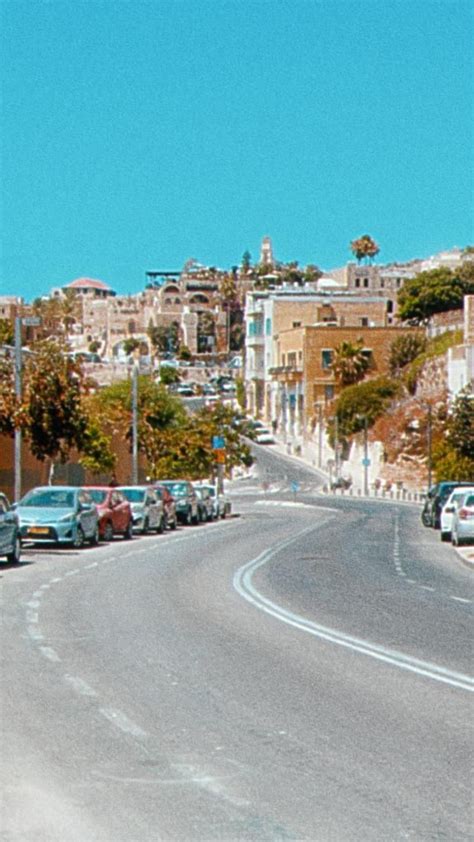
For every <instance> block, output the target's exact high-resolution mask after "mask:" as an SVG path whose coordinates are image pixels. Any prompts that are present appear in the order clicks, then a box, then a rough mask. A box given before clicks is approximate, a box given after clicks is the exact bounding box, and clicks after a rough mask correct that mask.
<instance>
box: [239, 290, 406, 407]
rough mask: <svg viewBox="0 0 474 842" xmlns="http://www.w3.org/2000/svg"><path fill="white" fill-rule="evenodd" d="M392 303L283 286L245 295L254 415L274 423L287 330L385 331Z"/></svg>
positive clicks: (249, 390)
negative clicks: (279, 348)
mask: <svg viewBox="0 0 474 842" xmlns="http://www.w3.org/2000/svg"><path fill="white" fill-rule="evenodd" d="M388 304H389V300H388V299H385V298H382V296H380V295H373V296H369V295H365V296H362V295H358V294H356V293H354V292H352V293H350V292H346V291H340V290H339V291H332V292H328V291H326V292H315V291H314V289H313V288H311V287H296V288H293V287H289V288H287V287H284V286H283V287H279V288H276V289H274V290H254V291H252V292H250V293H247V296H246V307H245V321H246V338H245V349H246V353H245V381H246V396H247V407H248V409H249V411H250V412H251V413H252V414H257V415H260V414H262V415H264V416H265V417H266V418H273V417H274V415H275V412H276V402H277V399H278V387H277V384H276V382H275V380H274V378H273V376H272V375H271V372H270V370H271V369H272V367H274V366H275V365H277V360H276V356H275V354H276V344H275V343H276V342H277V340H278V337H279V336H280V334H281V333H282V332H283V331H286V330H289V329H295V328H300V327H305V326H306V325H317V326H319V327H324V326H325V325H335V326H338V327H351V328H352V327H353V328H357V329H359V330H360V329H361V328H367V327H371V326H372V327H375V326H378V327H386V326H387V324H388V315H389V314H388Z"/></svg>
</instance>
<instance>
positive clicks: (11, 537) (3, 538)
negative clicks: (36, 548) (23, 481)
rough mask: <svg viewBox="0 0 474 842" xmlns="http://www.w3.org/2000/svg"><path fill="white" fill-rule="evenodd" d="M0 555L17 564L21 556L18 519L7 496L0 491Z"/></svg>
mask: <svg viewBox="0 0 474 842" xmlns="http://www.w3.org/2000/svg"><path fill="white" fill-rule="evenodd" d="M0 556H5V557H6V559H7V561H9V562H10V564H18V563H19V561H20V556H21V540H20V521H19V519H18V515H17V513H16V512H15V511H14V509H12V507H11V506H10V503H9V501H8V497H7V496H6V495H5V494H3V493H2V492H0Z"/></svg>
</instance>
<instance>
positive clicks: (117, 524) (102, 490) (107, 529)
mask: <svg viewBox="0 0 474 842" xmlns="http://www.w3.org/2000/svg"><path fill="white" fill-rule="evenodd" d="M87 491H88V492H89V494H90V495H91V497H92V499H93V501H94V503H95V505H96V506H97V512H98V514H99V536H100V538H102V540H103V541H112V539H113V537H114V535H123V537H124V538H126V539H130V538H131V537H132V534H133V516H132V507H131V505H130V503H129V501H128V500H127V498H126V497H125V495H124V494H123V492H122V491H119V489H118V488H111V487H109V486H99V485H95V486H91V485H88V486H87Z"/></svg>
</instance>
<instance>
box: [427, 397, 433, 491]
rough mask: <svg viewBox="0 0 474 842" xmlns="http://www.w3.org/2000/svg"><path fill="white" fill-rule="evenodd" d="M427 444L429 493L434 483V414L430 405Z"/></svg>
mask: <svg viewBox="0 0 474 842" xmlns="http://www.w3.org/2000/svg"><path fill="white" fill-rule="evenodd" d="M427 444H428V491H429V490H430V488H431V481H432V476H431V474H432V466H433V453H432V444H433V414H432V408H431V404H428V424H427Z"/></svg>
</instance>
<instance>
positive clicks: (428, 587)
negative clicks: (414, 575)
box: [420, 585, 435, 593]
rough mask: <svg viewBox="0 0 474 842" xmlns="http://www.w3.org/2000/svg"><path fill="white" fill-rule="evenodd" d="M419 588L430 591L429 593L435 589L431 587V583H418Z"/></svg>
mask: <svg viewBox="0 0 474 842" xmlns="http://www.w3.org/2000/svg"><path fill="white" fill-rule="evenodd" d="M420 588H423V590H424V591H431V593H433V592H434V590H435V589H434V588H432V587H431V585H420Z"/></svg>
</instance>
